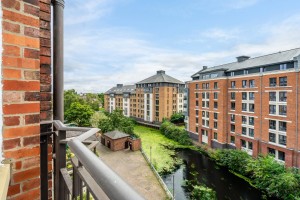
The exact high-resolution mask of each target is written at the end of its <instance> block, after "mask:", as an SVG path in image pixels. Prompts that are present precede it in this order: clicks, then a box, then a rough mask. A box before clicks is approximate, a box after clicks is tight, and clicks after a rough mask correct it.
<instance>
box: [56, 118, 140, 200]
mask: <svg viewBox="0 0 300 200" xmlns="http://www.w3.org/2000/svg"><path fill="white" fill-rule="evenodd" d="M54 126H55V128H56V129H58V130H63V131H68V130H71V131H80V130H85V131H86V132H85V133H83V134H81V135H80V136H78V137H75V138H73V139H71V140H70V141H69V142H68V143H67V144H68V146H69V147H70V149H71V151H72V152H73V153H74V155H75V156H76V157H77V159H78V160H79V162H80V163H81V164H82V166H84V168H85V169H86V170H87V171H88V172H89V173H90V175H91V176H92V177H93V178H94V180H95V182H96V183H97V184H98V185H99V186H100V187H101V188H102V189H103V191H104V192H105V194H106V195H107V196H108V197H109V198H110V199H112V200H119V199H124V200H132V199H134V200H139V199H144V198H142V197H141V196H140V195H139V194H138V193H137V192H136V191H135V190H134V189H133V188H132V187H131V186H129V185H128V184H127V183H126V182H125V181H124V180H123V179H122V178H121V177H120V176H118V175H117V174H116V173H115V172H114V171H113V170H112V169H110V168H109V167H108V166H107V165H106V164H105V163H104V162H103V161H102V160H100V159H99V158H98V157H97V156H96V155H95V154H94V153H93V152H92V151H91V150H89V149H88V148H87V147H86V146H85V145H84V144H83V143H82V142H83V141H84V140H85V139H87V138H89V137H91V136H92V135H95V134H96V133H97V132H98V131H100V129H98V128H89V129H87V128H82V129H81V128H76V127H66V126H65V125H64V124H63V123H62V122H60V121H58V120H55V121H54ZM87 130H88V131H87Z"/></svg>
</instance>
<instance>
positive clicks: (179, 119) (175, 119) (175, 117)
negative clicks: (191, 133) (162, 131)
mask: <svg viewBox="0 0 300 200" xmlns="http://www.w3.org/2000/svg"><path fill="white" fill-rule="evenodd" d="M170 122H172V123H174V124H182V123H184V114H182V113H174V114H172V116H171V118H170Z"/></svg>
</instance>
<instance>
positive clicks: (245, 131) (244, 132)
mask: <svg viewBox="0 0 300 200" xmlns="http://www.w3.org/2000/svg"><path fill="white" fill-rule="evenodd" d="M242 134H243V135H247V128H246V127H242Z"/></svg>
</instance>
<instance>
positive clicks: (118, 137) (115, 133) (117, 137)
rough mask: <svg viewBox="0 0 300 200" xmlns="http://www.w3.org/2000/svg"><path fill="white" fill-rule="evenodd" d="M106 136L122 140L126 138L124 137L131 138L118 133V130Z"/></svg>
mask: <svg viewBox="0 0 300 200" xmlns="http://www.w3.org/2000/svg"><path fill="white" fill-rule="evenodd" d="M104 135H105V136H107V137H109V138H110V139H120V138H124V137H129V135H128V134H126V133H123V132H121V131H118V130H115V131H110V132H107V133H104Z"/></svg>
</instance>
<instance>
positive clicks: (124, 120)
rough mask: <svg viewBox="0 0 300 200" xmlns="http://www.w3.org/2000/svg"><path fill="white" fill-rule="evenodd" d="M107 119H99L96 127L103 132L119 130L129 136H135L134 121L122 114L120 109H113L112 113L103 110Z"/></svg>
mask: <svg viewBox="0 0 300 200" xmlns="http://www.w3.org/2000/svg"><path fill="white" fill-rule="evenodd" d="M105 113H106V115H107V119H100V120H99V123H98V124H99V125H98V127H99V128H100V129H101V131H102V132H103V133H106V132H109V131H113V130H119V131H122V132H124V133H127V134H130V135H131V136H134V137H137V135H135V133H134V121H133V120H132V119H130V118H128V117H125V116H124V115H123V111H122V110H118V109H116V110H114V111H113V112H112V113H108V112H105Z"/></svg>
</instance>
